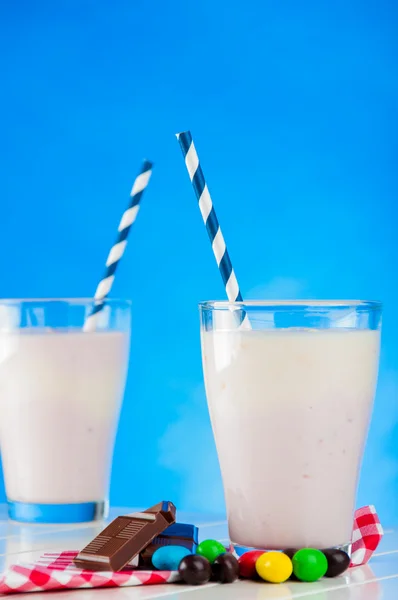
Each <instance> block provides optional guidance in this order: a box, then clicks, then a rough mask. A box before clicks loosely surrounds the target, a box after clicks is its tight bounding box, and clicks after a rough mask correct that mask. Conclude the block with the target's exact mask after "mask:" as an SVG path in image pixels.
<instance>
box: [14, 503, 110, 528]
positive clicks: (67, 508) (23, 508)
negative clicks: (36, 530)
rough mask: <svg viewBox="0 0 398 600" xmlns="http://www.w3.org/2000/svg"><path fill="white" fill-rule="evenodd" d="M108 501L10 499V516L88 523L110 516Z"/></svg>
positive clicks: (24, 519) (23, 520) (23, 519)
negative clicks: (56, 501)
mask: <svg viewBox="0 0 398 600" xmlns="http://www.w3.org/2000/svg"><path fill="white" fill-rule="evenodd" d="M108 510H109V506H108V502H107V501H104V502H82V503H80V504H30V503H28V502H13V501H12V500H9V501H8V516H9V518H10V519H12V520H13V521H19V522H21V523H88V522H90V521H99V520H101V519H104V518H106V517H107V516H108Z"/></svg>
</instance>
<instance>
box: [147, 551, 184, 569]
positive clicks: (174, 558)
mask: <svg viewBox="0 0 398 600" xmlns="http://www.w3.org/2000/svg"><path fill="white" fill-rule="evenodd" d="M188 554H191V552H190V551H189V550H188V548H184V546H162V547H161V548H158V549H157V550H156V552H154V553H153V555H152V564H153V566H154V567H155V569H159V570H160V571H177V570H178V566H179V564H180V562H181V561H182V559H183V558H184V557H185V556H188Z"/></svg>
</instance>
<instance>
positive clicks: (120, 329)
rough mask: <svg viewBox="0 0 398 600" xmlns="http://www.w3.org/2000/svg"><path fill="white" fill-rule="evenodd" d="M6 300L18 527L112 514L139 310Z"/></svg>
mask: <svg viewBox="0 0 398 600" xmlns="http://www.w3.org/2000/svg"><path fill="white" fill-rule="evenodd" d="M92 307H93V300H92V299H91V298H88V299H85V298H72V299H69V298H68V299H66V298H60V299H38V300H35V299H26V300H25V299H21V300H0V407H1V418H0V444H1V456H2V462H3V470H4V478H5V486H6V493H7V500H8V507H9V515H10V517H11V518H12V519H15V520H17V521H26V522H41V523H61V522H62V523H72V522H83V521H92V520H96V519H101V518H103V517H104V516H105V515H106V513H107V510H108V494H109V481H110V473H111V464H112V455H113V447H114V441H115V436H116V430H117V425H118V420H119V413H120V408H121V402H122V397H123V392H124V385H125V380H126V374H127V365H128V355H129V338H130V313H131V307H130V303H129V302H128V301H126V300H107V301H106V303H105V306H104V308H103V310H102V311H101V313H99V318H98V322H97V329H96V331H93V332H87V333H86V332H83V330H82V328H83V324H84V322H85V320H86V318H87V317H88V315H89V314H90V311H91V309H92Z"/></svg>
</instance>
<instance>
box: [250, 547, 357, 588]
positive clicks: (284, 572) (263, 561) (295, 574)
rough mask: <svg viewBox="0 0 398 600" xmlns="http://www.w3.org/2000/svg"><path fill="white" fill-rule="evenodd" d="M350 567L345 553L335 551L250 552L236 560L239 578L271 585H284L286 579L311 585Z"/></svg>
mask: <svg viewBox="0 0 398 600" xmlns="http://www.w3.org/2000/svg"><path fill="white" fill-rule="evenodd" d="M349 564H350V557H349V556H348V554H346V553H345V552H343V550H338V549H334V548H331V549H328V550H317V549H315V548H302V549H301V550H297V549H295V548H289V549H287V550H284V551H283V552H262V551H261V550H251V551H250V552H246V553H245V554H243V555H242V556H241V557H240V559H239V575H240V577H244V578H246V579H258V578H261V579H263V580H264V581H268V582H270V583H283V582H284V581H287V579H295V580H298V581H308V582H312V581H317V580H318V579H321V577H337V576H338V575H341V574H342V573H344V571H346V570H347V569H348V567H349Z"/></svg>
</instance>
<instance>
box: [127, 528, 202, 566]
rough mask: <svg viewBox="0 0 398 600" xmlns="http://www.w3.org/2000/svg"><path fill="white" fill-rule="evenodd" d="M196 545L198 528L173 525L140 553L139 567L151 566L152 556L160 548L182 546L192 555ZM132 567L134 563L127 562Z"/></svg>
mask: <svg viewBox="0 0 398 600" xmlns="http://www.w3.org/2000/svg"><path fill="white" fill-rule="evenodd" d="M197 545H198V528H197V527H195V525H188V524H186V523H174V525H170V527H168V528H167V529H165V530H164V531H163V533H161V534H160V535H158V536H157V537H155V539H154V540H153V541H152V542H151V543H150V544H149V545H148V546H147V547H146V548H145V549H144V550H143V551H142V552H141V553H140V561H139V565H140V566H148V565H150V564H151V559H152V555H153V553H154V552H156V550H157V549H158V548H160V547H161V546H184V548H187V549H188V550H189V551H190V552H192V553H194V552H195V550H196V546H197ZM129 566H131V567H133V566H134V563H131V562H129Z"/></svg>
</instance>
